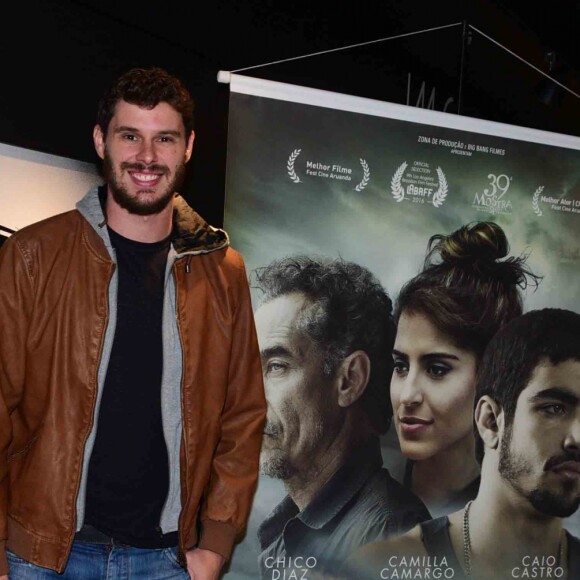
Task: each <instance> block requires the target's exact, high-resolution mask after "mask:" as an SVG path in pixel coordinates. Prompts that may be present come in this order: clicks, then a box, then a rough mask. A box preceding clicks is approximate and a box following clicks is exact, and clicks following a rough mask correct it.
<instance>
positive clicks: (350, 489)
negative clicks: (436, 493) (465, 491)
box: [258, 437, 430, 580]
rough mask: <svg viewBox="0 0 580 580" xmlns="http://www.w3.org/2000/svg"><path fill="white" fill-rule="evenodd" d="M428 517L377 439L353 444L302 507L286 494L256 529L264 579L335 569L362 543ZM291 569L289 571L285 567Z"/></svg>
mask: <svg viewBox="0 0 580 580" xmlns="http://www.w3.org/2000/svg"><path fill="white" fill-rule="evenodd" d="M427 519H430V515H429V512H428V511H427V509H426V508H425V506H424V505H423V503H422V502H421V501H420V500H419V499H418V498H417V497H416V496H414V495H413V494H412V493H411V492H409V491H408V490H406V489H404V488H403V486H401V485H400V484H399V483H398V482H397V481H395V480H394V479H393V478H392V477H391V476H390V474H389V472H388V470H387V469H383V468H382V457H381V449H380V443H379V439H378V438H376V437H373V438H371V439H370V440H369V441H367V442H366V443H365V444H363V445H361V446H360V447H359V448H357V449H355V450H354V451H353V452H352V453H351V455H350V456H349V457H348V459H347V461H346V462H345V464H344V465H343V466H342V467H341V468H340V469H339V470H338V471H337V472H336V473H335V474H334V475H333V476H332V478H331V479H330V480H329V481H328V483H326V485H324V487H323V488H322V489H321V490H320V492H319V493H318V494H317V496H316V497H315V498H314V500H313V501H312V502H311V503H310V504H309V505H308V506H307V507H306V508H305V509H304V510H303V511H302V512H300V511H299V509H298V507H297V505H296V504H295V503H294V501H293V500H292V499H291V498H290V496H286V497H285V498H284V499H283V500H282V502H281V503H280V504H279V505H278V506H277V507H276V508H275V509H274V510H273V511H272V512H271V513H270V515H269V516H268V517H267V518H266V520H265V521H264V522H263V523H262V524H261V526H260V528H259V529H258V539H259V541H260V548H261V550H262V552H261V554H260V557H259V562H260V572H261V576H262V579H264V580H274V579H275V578H283V577H284V576H283V574H282V573H281V570H283V569H284V570H286V571H288V570H293V571H295V573H296V574H298V575H297V577H298V578H299V577H301V574H302V573H303V572H304V570H317V571H322V570H324V571H327V572H332V571H333V570H334V569H337V568H339V567H340V565H341V564H342V562H343V561H344V560H345V559H346V558H347V557H348V556H349V555H350V554H351V553H352V552H353V551H354V550H355V549H356V548H358V547H359V546H361V545H363V544H366V543H368V542H371V541H373V540H375V539H378V538H386V537H389V536H391V535H396V534H400V533H403V532H404V531H406V530H408V529H410V528H411V527H413V526H414V525H415V524H417V523H419V522H421V521H424V520H427ZM287 574H288V572H287Z"/></svg>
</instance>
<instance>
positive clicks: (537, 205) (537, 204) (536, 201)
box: [532, 185, 544, 216]
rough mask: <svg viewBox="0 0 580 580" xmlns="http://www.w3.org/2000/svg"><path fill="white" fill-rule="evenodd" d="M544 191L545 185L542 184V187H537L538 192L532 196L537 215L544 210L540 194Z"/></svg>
mask: <svg viewBox="0 0 580 580" xmlns="http://www.w3.org/2000/svg"><path fill="white" fill-rule="evenodd" d="M542 191H544V186H543V185H540V187H538V189H536V192H535V193H534V196H533V197H532V208H534V213H535V214H536V215H537V216H541V215H542V210H541V209H540V194H541V193H542Z"/></svg>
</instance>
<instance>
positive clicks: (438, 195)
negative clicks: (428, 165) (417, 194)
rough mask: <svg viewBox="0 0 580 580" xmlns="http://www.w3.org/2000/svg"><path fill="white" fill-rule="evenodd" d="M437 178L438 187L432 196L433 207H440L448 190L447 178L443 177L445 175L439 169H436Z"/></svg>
mask: <svg viewBox="0 0 580 580" xmlns="http://www.w3.org/2000/svg"><path fill="white" fill-rule="evenodd" d="M437 177H438V178H439V187H438V188H437V191H436V192H435V193H434V194H433V205H434V206H435V207H441V205H443V202H444V201H445V198H446V197H447V191H448V190H449V186H448V185H447V178H446V177H445V173H443V170H442V169H441V167H438V168H437Z"/></svg>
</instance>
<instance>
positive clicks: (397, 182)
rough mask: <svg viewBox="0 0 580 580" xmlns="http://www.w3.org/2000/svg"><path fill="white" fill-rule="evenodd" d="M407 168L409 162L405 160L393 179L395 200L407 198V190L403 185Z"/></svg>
mask: <svg viewBox="0 0 580 580" xmlns="http://www.w3.org/2000/svg"><path fill="white" fill-rule="evenodd" d="M405 169H407V162H406V161H403V163H401V165H399V168H398V169H397V171H395V174H394V175H393V177H392V179H391V193H392V194H393V197H394V198H395V201H403V200H404V199H405V190H404V188H403V186H402V185H401V179H403V175H404V173H405Z"/></svg>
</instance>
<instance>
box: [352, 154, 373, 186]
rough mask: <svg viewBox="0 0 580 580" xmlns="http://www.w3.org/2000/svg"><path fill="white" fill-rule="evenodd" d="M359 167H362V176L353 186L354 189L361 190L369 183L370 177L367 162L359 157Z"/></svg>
mask: <svg viewBox="0 0 580 580" xmlns="http://www.w3.org/2000/svg"><path fill="white" fill-rule="evenodd" d="M359 161H360V164H361V167H362V168H363V178H362V181H361V182H360V183H359V184H358V185H357V186H356V187H355V190H356V191H362V190H363V189H364V188H365V187H366V186H367V185H368V183H369V179H370V177H371V170H370V169H369V164H368V163H367V162H366V161H365V160H364V159H359Z"/></svg>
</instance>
